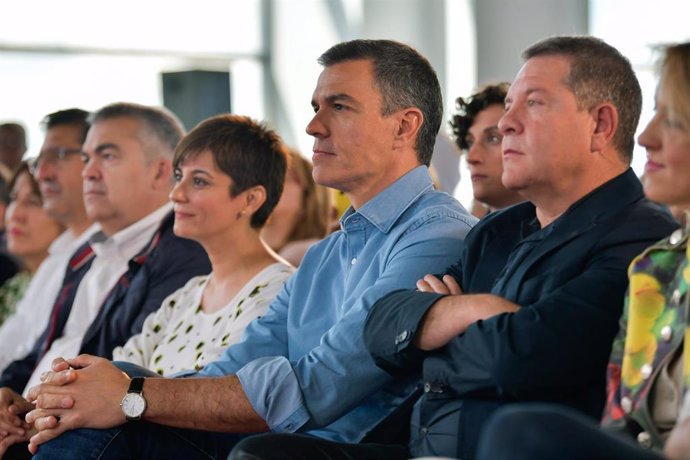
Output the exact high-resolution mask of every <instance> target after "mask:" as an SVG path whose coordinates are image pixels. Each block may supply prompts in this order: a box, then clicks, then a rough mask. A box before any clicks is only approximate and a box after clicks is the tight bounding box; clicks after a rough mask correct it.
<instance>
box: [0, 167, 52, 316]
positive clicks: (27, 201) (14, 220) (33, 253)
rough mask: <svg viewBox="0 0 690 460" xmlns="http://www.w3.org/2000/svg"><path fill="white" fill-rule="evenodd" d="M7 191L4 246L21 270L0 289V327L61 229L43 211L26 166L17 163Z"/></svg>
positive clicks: (13, 308)
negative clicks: (8, 199) (8, 200)
mask: <svg viewBox="0 0 690 460" xmlns="http://www.w3.org/2000/svg"><path fill="white" fill-rule="evenodd" d="M10 190H11V193H10V204H9V206H8V208H7V214H6V221H7V222H6V226H7V246H8V250H9V252H10V253H11V254H12V255H14V256H15V257H17V259H19V260H20V262H21V264H22V270H21V271H20V272H19V273H17V274H16V275H14V276H13V277H12V278H10V279H8V280H7V281H5V282H4V283H3V284H2V286H0V324H2V323H3V322H4V321H5V319H6V318H7V317H8V316H9V315H11V314H12V313H14V311H15V307H16V304H17V302H18V301H19V300H20V299H21V298H22V296H23V295H24V292H25V291H26V288H27V286H28V285H29V281H31V277H32V276H33V274H34V273H36V270H37V269H38V267H39V265H40V264H41V263H42V262H43V260H44V259H45V258H46V257H47V256H48V248H49V247H50V244H51V243H52V242H53V240H54V239H55V238H57V237H58V236H59V235H60V233H62V232H63V231H64V229H65V228H64V227H63V226H62V224H60V223H59V222H58V221H56V220H55V219H53V218H51V217H50V216H49V215H48V214H47V213H46V211H45V210H44V209H43V201H42V200H41V192H40V191H39V188H38V184H37V183H36V181H35V180H34V178H33V176H32V175H31V171H30V169H29V165H28V163H26V162H23V163H20V165H19V168H18V169H17V170H16V171H15V173H14V176H13V177H12V179H11V181H10Z"/></svg>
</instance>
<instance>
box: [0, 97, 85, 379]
mask: <svg viewBox="0 0 690 460" xmlns="http://www.w3.org/2000/svg"><path fill="white" fill-rule="evenodd" d="M88 116H89V112H87V111H85V110H81V109H76V108H73V109H67V110H61V111H58V112H54V113H51V114H49V115H46V117H45V118H44V119H43V121H42V122H41V124H42V126H43V128H44V130H45V139H44V141H43V146H42V147H41V151H40V154H39V156H38V158H36V159H35V160H34V163H33V172H34V175H35V177H36V180H37V181H38V183H39V186H40V188H41V195H42V197H43V206H44V208H45V210H46V212H47V213H48V214H49V215H50V216H51V217H52V218H54V219H55V220H57V221H58V222H60V223H61V224H63V225H64V226H65V227H67V230H66V231H65V232H64V233H63V234H62V235H60V236H59V237H58V238H57V239H56V240H55V241H54V242H53V244H52V245H51V246H50V248H49V255H48V257H47V258H46V259H45V260H44V262H43V263H42V264H41V266H40V267H39V268H38V270H37V271H36V274H35V275H34V277H33V279H32V281H31V284H29V287H28V288H27V291H26V294H25V295H24V298H23V299H22V300H21V301H20V302H19V304H18V305H17V311H16V313H15V314H14V315H13V316H11V317H10V318H8V319H7V320H6V321H5V323H3V325H2V327H0V350H2V353H0V371H2V370H4V369H5V367H6V366H7V365H8V364H9V363H11V362H12V361H14V360H17V359H20V358H22V357H24V356H25V355H26V354H27V353H28V352H29V350H30V349H31V347H32V346H33V344H34V342H35V341H36V339H38V337H39V336H40V334H41V332H43V330H44V329H45V327H46V325H47V322H48V317H49V314H50V310H51V308H52V306H53V303H54V301H55V298H56V297H57V295H58V291H59V289H60V286H61V284H62V280H63V275H64V273H65V268H66V266H67V262H68V261H69V259H70V257H71V255H72V253H74V251H75V250H76V249H77V248H78V247H79V246H81V245H82V244H84V243H85V242H86V240H87V238H88V237H89V236H90V235H91V234H92V233H93V232H94V231H95V228H89V226H90V225H91V222H90V221H89V219H88V218H87V216H86V211H85V209H84V199H83V196H82V178H81V170H82V161H81V157H80V153H81V147H82V144H83V143H84V139H85V138H86V133H87V131H88V130H89V123H88V121H87V118H88Z"/></svg>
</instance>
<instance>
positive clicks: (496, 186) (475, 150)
mask: <svg viewBox="0 0 690 460" xmlns="http://www.w3.org/2000/svg"><path fill="white" fill-rule="evenodd" d="M509 86H510V85H509V83H499V84H497V85H487V86H484V87H483V88H482V89H480V90H479V91H478V92H476V93H474V94H472V95H471V96H470V97H468V98H462V97H459V98H458V99H457V101H456V105H457V109H458V112H457V113H456V114H455V115H454V116H453V118H452V120H451V122H450V124H451V127H452V128H453V134H454V137H455V142H456V143H457V144H458V147H460V149H461V150H462V151H463V153H465V154H466V155H467V157H466V160H467V167H468V168H469V170H470V179H471V180H472V193H473V195H474V202H473V206H472V213H473V214H474V215H475V216H477V217H483V216H484V215H485V214H486V213H487V212H491V211H495V210H497V209H501V208H505V207H507V206H510V205H513V204H515V203H519V202H520V201H524V198H522V197H521V196H520V195H519V194H518V193H517V192H514V191H511V190H508V189H506V188H505V187H504V186H503V183H502V182H501V175H502V174H503V152H502V150H501V141H502V140H503V135H502V134H501V132H500V130H499V129H498V120H499V119H500V118H501V116H503V111H504V109H503V106H504V100H505V98H506V94H507V93H508V87H509ZM478 204H479V206H477V205H478Z"/></svg>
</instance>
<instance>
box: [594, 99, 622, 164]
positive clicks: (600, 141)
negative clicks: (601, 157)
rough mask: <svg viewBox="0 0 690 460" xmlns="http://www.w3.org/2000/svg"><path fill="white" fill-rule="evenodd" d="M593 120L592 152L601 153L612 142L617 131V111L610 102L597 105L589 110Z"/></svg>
mask: <svg viewBox="0 0 690 460" xmlns="http://www.w3.org/2000/svg"><path fill="white" fill-rule="evenodd" d="M590 114H591V115H592V119H593V120H594V131H593V132H592V145H591V147H590V148H591V151H592V152H601V151H602V150H604V149H605V148H606V147H607V146H608V145H609V144H610V143H611V141H612V140H613V137H614V136H615V135H616V131H617V130H618V111H617V110H616V108H615V107H614V106H613V104H611V103H610V102H605V103H603V104H599V105H597V106H595V107H594V108H593V109H591V110H590Z"/></svg>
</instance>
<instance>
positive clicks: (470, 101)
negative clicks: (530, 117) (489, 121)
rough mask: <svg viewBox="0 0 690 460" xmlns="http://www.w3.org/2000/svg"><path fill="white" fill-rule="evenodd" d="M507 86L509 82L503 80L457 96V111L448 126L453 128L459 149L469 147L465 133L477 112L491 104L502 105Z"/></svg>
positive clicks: (468, 130)
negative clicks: (465, 94)
mask: <svg viewBox="0 0 690 460" xmlns="http://www.w3.org/2000/svg"><path fill="white" fill-rule="evenodd" d="M509 87H510V83H505V82H502V83H498V84H495V85H486V86H484V87H483V88H481V89H480V90H479V91H477V92H476V93H474V94H472V95H471V96H470V97H468V98H462V97H459V98H457V99H456V100H455V106H456V107H457V110H458V112H457V113H456V114H455V115H453V118H451V120H450V126H451V128H452V129H453V137H455V143H456V144H457V145H458V147H460V149H461V150H467V149H469V148H470V146H469V145H468V144H467V134H468V133H469V132H470V128H471V127H472V125H473V124H474V119H475V118H477V115H479V112H481V111H482V110H484V109H486V108H487V107H490V106H492V105H500V106H501V107H503V105H504V101H505V98H506V95H507V94H508V88H509Z"/></svg>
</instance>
